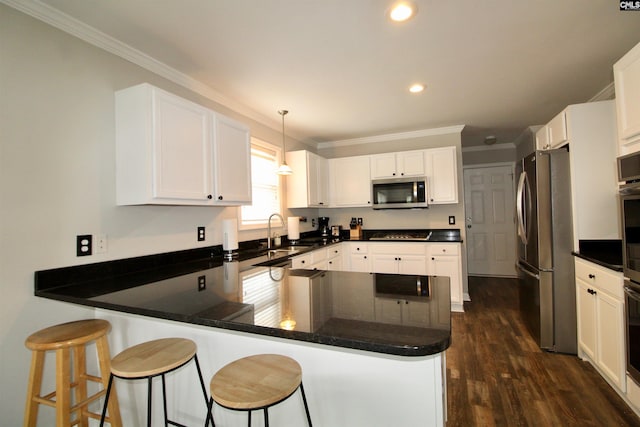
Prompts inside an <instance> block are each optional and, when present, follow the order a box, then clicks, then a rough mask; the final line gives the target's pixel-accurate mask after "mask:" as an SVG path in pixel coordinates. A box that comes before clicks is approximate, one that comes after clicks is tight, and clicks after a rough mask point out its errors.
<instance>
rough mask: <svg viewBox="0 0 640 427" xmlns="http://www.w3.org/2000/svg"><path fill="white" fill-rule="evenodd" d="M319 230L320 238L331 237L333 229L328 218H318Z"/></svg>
mask: <svg viewBox="0 0 640 427" xmlns="http://www.w3.org/2000/svg"><path fill="white" fill-rule="evenodd" d="M318 229H319V230H320V236H322V237H329V235H330V234H331V228H330V227H329V217H328V216H321V217H319V218H318Z"/></svg>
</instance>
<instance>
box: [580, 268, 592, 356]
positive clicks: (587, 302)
mask: <svg viewBox="0 0 640 427" xmlns="http://www.w3.org/2000/svg"><path fill="white" fill-rule="evenodd" d="M576 285H577V286H576V289H577V297H576V303H577V312H578V348H579V349H580V350H581V351H582V352H584V353H585V354H586V355H587V356H588V357H589V358H590V359H591V360H594V361H595V360H596V300H595V298H593V296H592V295H591V293H590V288H589V284H588V283H585V282H584V281H582V280H577V281H576Z"/></svg>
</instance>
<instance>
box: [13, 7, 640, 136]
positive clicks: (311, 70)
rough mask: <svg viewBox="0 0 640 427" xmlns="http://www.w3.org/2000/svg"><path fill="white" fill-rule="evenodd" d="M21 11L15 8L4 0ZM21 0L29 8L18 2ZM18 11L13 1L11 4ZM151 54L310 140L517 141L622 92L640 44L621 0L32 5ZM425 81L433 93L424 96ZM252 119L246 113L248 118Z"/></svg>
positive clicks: (639, 20)
mask: <svg viewBox="0 0 640 427" xmlns="http://www.w3.org/2000/svg"><path fill="white" fill-rule="evenodd" d="M4 1H7V0H4ZM14 1H15V0H14ZM8 2H9V3H11V1H8ZM25 2H26V3H35V4H39V3H45V4H46V5H49V6H51V7H53V8H55V9H58V10H59V11H61V12H64V13H65V14H68V15H70V16H71V17H74V18H76V19H78V20H80V21H82V22H84V23H86V24H88V25H89V26H91V27H94V28H95V29H98V30H99V31H101V32H104V33H106V34H107V35H110V36H112V37H113V38H115V39H117V40H119V41H121V42H123V43H125V44H127V45H129V46H131V47H133V48H135V49H137V50H139V51H142V52H144V53H146V54H148V55H149V56H151V57H153V58H155V59H156V60H158V61H160V62H162V63H164V64H166V65H168V66H169V67H172V68H174V69H176V70H178V71H180V72H182V73H184V74H186V75H188V76H190V77H192V78H194V79H196V80H197V81H199V82H201V83H203V84H204V85H206V86H208V87H210V88H211V89H213V92H214V93H218V94H220V96H221V97H224V98H227V99H230V100H233V102H234V104H235V105H237V106H241V108H236V109H245V108H246V109H247V111H252V112H253V113H255V114H257V115H258V116H262V117H263V118H264V120H263V121H264V122H266V123H268V124H270V125H271V126H273V127H274V128H276V129H279V126H280V116H279V115H278V114H277V110H279V109H282V108H286V109H288V110H289V111H290V113H289V115H288V116H287V119H286V123H287V130H288V132H287V133H289V132H291V134H293V135H295V136H296V137H297V138H298V139H301V140H303V141H305V142H325V141H336V140H344V139H352V138H362V137H367V136H373V135H381V134H386V133H396V132H408V131H415V130H422V129H430V128H439V127H448V126H454V125H463V124H464V125H467V126H468V128H465V132H464V133H463V136H464V141H463V144H464V145H465V146H472V145H481V144H482V139H483V138H484V136H486V135H489V134H493V135H497V136H498V141H499V142H511V141H513V139H514V138H515V137H516V136H517V135H519V134H520V133H521V132H522V130H523V129H524V128H526V127H527V126H530V125H537V124H545V123H546V122H548V121H549V120H550V119H551V118H552V117H553V116H554V115H555V114H556V113H558V112H559V111H561V110H562V109H563V108H564V107H565V106H566V105H569V104H573V103H580V102H586V101H588V100H590V99H591V98H593V97H594V96H596V95H597V94H598V93H599V92H600V91H601V90H603V89H605V88H607V86H608V85H610V83H611V82H612V66H613V64H614V62H615V61H616V60H617V59H619V58H620V57H621V56H622V55H623V54H624V53H625V52H626V51H628V50H629V49H630V48H631V47H633V46H634V45H635V44H637V43H638V42H640V12H625V11H620V10H619V3H618V2H617V1H613V0H581V1H578V0H531V1H524V0H482V1H478V0H457V1H445V0H416V1H415V3H417V5H418V8H419V12H418V15H417V16H416V17H415V18H413V19H412V20H410V21H409V22H407V23H405V24H403V25H398V24H392V23H391V22H389V21H388V20H387V19H386V17H385V11H386V9H387V8H388V6H389V5H390V4H391V0H321V1H320V0H316V1H313V0H108V1H107V0H103V1H87V0H42V2H38V1H33V0H25ZM414 82H423V83H425V84H426V85H427V89H426V90H425V91H424V92H423V93H421V94H419V95H413V94H410V93H409V92H408V91H407V88H408V86H409V85H410V84H411V83H414ZM239 112H241V113H242V111H239Z"/></svg>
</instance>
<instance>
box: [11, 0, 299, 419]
mask: <svg viewBox="0 0 640 427" xmlns="http://www.w3.org/2000/svg"><path fill="white" fill-rule="evenodd" d="M0 58H1V60H0V102H1V104H0V105H1V107H0V108H1V110H0V142H1V145H0V294H1V295H2V297H0V338H1V343H2V345H1V347H0V414H2V422H0V424H2V425H7V426H16V425H20V424H21V423H22V417H23V408H24V399H25V396H26V384H27V379H28V372H29V358H30V352H29V351H28V350H27V349H26V348H25V347H24V340H25V338H26V337H27V336H28V335H29V334H30V333H32V332H34V331H36V330H38V329H40V328H42V327H45V326H49V325H52V324H56V323H60V322H63V321H70V320H76V319H80V318H87V317H92V316H93V313H92V311H91V310H89V309H83V308H80V307H77V306H74V305H72V304H66V303H61V302H55V301H49V300H45V299H42V298H37V297H35V296H33V289H34V283H33V273H34V271H37V270H42V269H48V268H56V267H63V266H70V265H76V264H84V263H93V262H99V261H106V260H112V259H120V258H127V257H131V256H139V255H145V254H151V253H160V252H168V251H175V250H181V249H189V248H194V247H198V246H211V245H217V244H221V242H222V239H221V232H220V221H221V220H222V219H223V218H227V217H235V216H236V208H211V207H182V206H175V207H170V206H125V207H117V206H115V160H114V159H115V154H114V153H115V152H114V146H115V144H114V134H115V133H114V92H115V91H116V90H118V89H121V88H125V87H128V86H132V85H135V84H138V83H141V82H143V81H147V82H150V83H151V84H154V85H156V86H159V87H162V88H164V89H166V90H168V91H170V92H173V93H176V94H177V95H180V96H183V97H185V98H189V99H191V100H193V101H196V102H200V103H202V104H204V105H206V106H208V107H210V108H212V109H214V110H216V111H219V112H221V113H223V114H226V115H228V116H230V117H234V118H236V119H239V120H241V121H243V122H245V123H247V124H248V125H249V126H250V127H251V132H252V135H254V136H256V137H258V138H261V139H263V140H265V141H269V142H273V143H275V144H279V143H280V141H281V136H280V132H279V131H277V130H273V129H269V128H267V127H265V126H263V125H260V124H258V123H255V122H253V121H251V120H248V119H247V118H245V117H241V116H238V114H236V113H234V112H233V111H230V110H228V109H227V108H224V107H223V106H220V105H217V104H215V103H213V102H211V101H209V100H207V99H204V98H202V97H201V96H198V95H196V94H194V93H192V92H190V91H188V90H186V89H184V88H183V87H181V86H178V85H176V84H173V83H171V82H169V81H167V80H165V79H163V78H161V77H159V76H157V75H154V74H152V73H150V72H148V71H145V70H143V69H141V68H140V67H138V66H136V65H134V64H132V63H130V62H127V61H125V60H123V59H120V58H118V57H116V56H114V55H112V54H109V53H107V52H105V51H103V50H101V49H98V48H96V47H94V46H91V45H89V44H87V43H85V42H83V41H80V40H79V39H76V38H74V37H72V36H70V35H68V34H66V33H63V32H61V31H59V30H56V29H54V28H52V27H50V26H48V25H46V24H44V23H42V22H40V21H37V20H35V19H32V18H29V17H27V16H26V15H24V14H22V13H20V12H18V11H16V10H14V9H12V8H9V7H7V6H5V5H1V4H0ZM275 114H276V113H275V109H274V115H275ZM289 143H290V141H288V145H289ZM296 145H299V143H297V142H295V141H294V142H293V143H291V148H292V149H295V148H296ZM198 226H206V227H207V240H206V241H205V242H197V241H196V227H198ZM305 226H306V225H303V231H304V227H305ZM310 226H311V224H310V222H309V224H308V227H310ZM97 233H105V234H107V236H108V252H107V253H106V254H99V255H93V256H90V257H84V258H77V257H76V255H75V236H76V235H78V234H97ZM263 235H265V236H266V233H265V232H264V231H263V230H260V231H255V232H244V233H241V234H240V240H250V239H254V238H261V237H265V236H263ZM49 368H50V369H51V371H53V366H51V365H49ZM52 414H53V411H52V410H49V409H48V408H43V409H42V410H41V418H42V420H41V422H40V425H52V421H51V420H52V418H51V416H52Z"/></svg>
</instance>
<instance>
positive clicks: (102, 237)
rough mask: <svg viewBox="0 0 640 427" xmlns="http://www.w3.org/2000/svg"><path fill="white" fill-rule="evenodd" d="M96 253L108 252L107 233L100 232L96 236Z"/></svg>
mask: <svg viewBox="0 0 640 427" xmlns="http://www.w3.org/2000/svg"><path fill="white" fill-rule="evenodd" d="M96 253H97V254H105V253H107V235H106V234H98V235H97V236H96Z"/></svg>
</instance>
